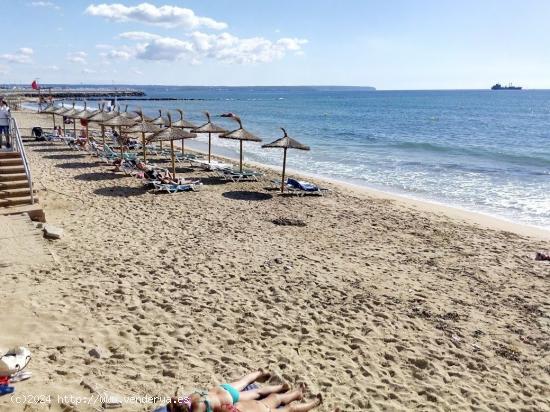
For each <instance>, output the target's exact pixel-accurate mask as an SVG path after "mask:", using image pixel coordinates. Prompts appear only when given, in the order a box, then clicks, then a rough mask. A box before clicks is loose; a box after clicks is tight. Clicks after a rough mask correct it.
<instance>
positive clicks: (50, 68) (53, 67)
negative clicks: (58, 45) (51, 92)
mask: <svg viewBox="0 0 550 412" xmlns="http://www.w3.org/2000/svg"><path fill="white" fill-rule="evenodd" d="M45 69H46V70H50V71H53V72H57V71H59V66H56V65H55V64H54V65H51V66H46V67H45Z"/></svg>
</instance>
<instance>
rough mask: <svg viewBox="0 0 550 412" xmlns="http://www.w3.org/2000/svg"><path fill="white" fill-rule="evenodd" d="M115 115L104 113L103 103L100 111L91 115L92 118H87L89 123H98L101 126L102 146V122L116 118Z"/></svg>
mask: <svg viewBox="0 0 550 412" xmlns="http://www.w3.org/2000/svg"><path fill="white" fill-rule="evenodd" d="M116 116H117V114H116V113H114V112H106V111H105V103H103V104H102V105H101V109H100V111H99V112H98V113H96V114H93V115H92V116H90V117H88V121H89V122H95V123H99V124H100V126H101V137H102V139H103V144H105V126H104V125H103V123H104V122H106V121H107V120H109V119H112V118H113V117H116Z"/></svg>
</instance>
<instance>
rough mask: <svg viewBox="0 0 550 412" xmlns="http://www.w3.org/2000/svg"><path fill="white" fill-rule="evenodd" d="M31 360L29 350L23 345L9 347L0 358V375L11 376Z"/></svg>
mask: <svg viewBox="0 0 550 412" xmlns="http://www.w3.org/2000/svg"><path fill="white" fill-rule="evenodd" d="M30 361H31V351H30V350H28V349H27V348H25V347H23V346H18V347H16V348H12V349H9V350H8V351H7V352H6V354H5V355H3V356H2V357H1V358H0V376H12V375H15V374H16V373H17V372H19V371H20V370H23V369H25V367H26V366H27V365H28V364H29V362H30Z"/></svg>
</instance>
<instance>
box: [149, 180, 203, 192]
mask: <svg viewBox="0 0 550 412" xmlns="http://www.w3.org/2000/svg"><path fill="white" fill-rule="evenodd" d="M153 185H154V186H155V189H154V191H155V192H164V191H166V192H168V193H170V194H174V193H178V192H190V191H193V192H196V191H198V190H199V188H200V186H201V184H200V183H199V184H194V183H186V184H176V183H172V184H166V183H156V182H155V183H153Z"/></svg>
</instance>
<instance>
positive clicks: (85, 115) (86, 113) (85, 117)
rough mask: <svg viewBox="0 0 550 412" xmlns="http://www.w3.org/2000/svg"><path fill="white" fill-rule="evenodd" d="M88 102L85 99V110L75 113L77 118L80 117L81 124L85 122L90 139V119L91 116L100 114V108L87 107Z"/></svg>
mask: <svg viewBox="0 0 550 412" xmlns="http://www.w3.org/2000/svg"><path fill="white" fill-rule="evenodd" d="M87 105H88V103H87V102H86V101H84V110H82V111H81V112H78V113H77V114H76V115H75V119H80V122H81V124H84V126H86V139H88V132H89V130H88V123H89V121H90V117H92V116H94V115H96V114H98V113H99V112H100V110H90V109H88V108H87Z"/></svg>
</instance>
